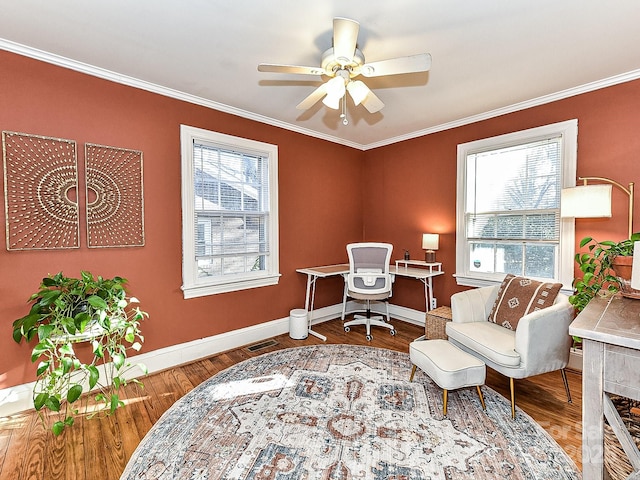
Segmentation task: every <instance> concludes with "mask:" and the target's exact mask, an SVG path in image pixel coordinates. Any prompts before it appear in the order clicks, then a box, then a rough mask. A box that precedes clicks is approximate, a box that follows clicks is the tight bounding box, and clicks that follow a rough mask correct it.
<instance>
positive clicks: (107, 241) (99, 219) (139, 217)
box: [85, 143, 144, 248]
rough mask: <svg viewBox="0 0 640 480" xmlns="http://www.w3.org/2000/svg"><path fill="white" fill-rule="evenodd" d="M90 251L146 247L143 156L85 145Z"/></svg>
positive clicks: (138, 152) (134, 152)
mask: <svg viewBox="0 0 640 480" xmlns="http://www.w3.org/2000/svg"><path fill="white" fill-rule="evenodd" d="M85 173H86V187H87V190H86V192H87V242H88V246H89V247H90V248H92V247H93V248H97V247H140V246H143V245H144V199H143V189H142V152H141V151H138V150H126V149H124V148H116V147H105V146H103V145H94V144H91V143H87V144H85Z"/></svg>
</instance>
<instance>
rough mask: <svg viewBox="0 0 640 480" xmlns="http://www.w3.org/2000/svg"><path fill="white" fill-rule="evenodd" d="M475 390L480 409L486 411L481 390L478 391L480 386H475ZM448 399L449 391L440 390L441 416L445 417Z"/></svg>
mask: <svg viewBox="0 0 640 480" xmlns="http://www.w3.org/2000/svg"><path fill="white" fill-rule="evenodd" d="M476 390H477V391H478V397H480V403H481V404H482V409H483V410H486V409H487V406H486V405H485V404H484V397H483V396H482V390H480V385H476ZM448 397H449V390H446V389H443V390H442V405H443V406H442V415H444V416H445V417H446V416H447V400H448Z"/></svg>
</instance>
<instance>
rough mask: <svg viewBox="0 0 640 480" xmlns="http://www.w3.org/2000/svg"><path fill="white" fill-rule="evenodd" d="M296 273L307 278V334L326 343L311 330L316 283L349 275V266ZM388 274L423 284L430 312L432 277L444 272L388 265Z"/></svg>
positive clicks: (310, 269) (319, 268)
mask: <svg viewBox="0 0 640 480" xmlns="http://www.w3.org/2000/svg"><path fill="white" fill-rule="evenodd" d="M296 272H298V273H303V274H305V275H306V276H307V291H306V294H305V299H304V308H305V310H307V311H308V312H309V315H308V323H309V333H310V334H311V335H314V336H316V337H318V338H320V339H321V340H324V341H326V340H327V338H326V337H325V336H324V335H320V334H319V333H318V332H314V331H313V330H312V329H311V325H312V323H313V304H314V300H315V296H316V282H317V280H318V279H319V278H327V277H334V276H337V275H342V276H344V275H346V274H347V273H349V264H348V263H341V264H337V265H325V266H321V267H308V268H299V269H297V270H296ZM389 273H391V275H394V276H398V277H408V278H415V279H416V280H420V281H421V282H422V283H423V284H424V298H425V302H426V307H427V308H426V311H427V312H428V311H429V310H430V306H431V301H432V299H433V283H432V279H433V277H436V276H438V275H444V272H443V271H442V270H440V269H439V270H434V269H432V268H431V269H428V270H427V269H424V268H415V267H409V266H404V267H402V266H398V265H396V266H394V265H390V266H389Z"/></svg>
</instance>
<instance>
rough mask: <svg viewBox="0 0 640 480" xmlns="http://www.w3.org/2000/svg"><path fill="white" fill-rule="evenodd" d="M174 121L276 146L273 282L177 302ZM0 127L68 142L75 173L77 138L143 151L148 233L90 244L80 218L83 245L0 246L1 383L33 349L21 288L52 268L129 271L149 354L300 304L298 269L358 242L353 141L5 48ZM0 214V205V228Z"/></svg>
mask: <svg viewBox="0 0 640 480" xmlns="http://www.w3.org/2000/svg"><path fill="white" fill-rule="evenodd" d="M180 124H188V125H192V126H196V127H200V128H205V129H210V130H214V131H219V132H223V133H226V134H230V135H236V136H240V137H245V138H250V139H254V140H258V141H263V142H269V143H272V144H276V145H278V148H279V200H280V201H279V206H280V207H279V212H280V272H281V273H282V277H281V279H280V283H279V285H277V286H273V287H265V288H259V289H254V290H247V291H241V292H233V293H226V294H221V295H214V296H208V297H204V298H197V299H190V300H184V299H183V296H182V292H181V290H180V285H181V268H182V266H181V248H182V247H181V236H182V230H181V213H180V210H181V200H180V131H179V126H180ZM0 130H3V131H15V132H23V133H29V134H37V135H44V136H51V137H56V138H65V139H71V140H75V141H76V142H77V146H78V161H79V170H80V171H83V168H84V167H83V165H84V164H83V158H84V154H83V152H84V146H83V145H84V143H85V142H89V143H96V144H100V145H110V146H116V147H122V148H130V149H136V150H142V151H143V152H144V200H145V205H144V208H145V237H146V245H145V246H144V247H137V248H101V249H95V248H94V249H87V247H86V232H85V231H84V228H83V226H84V225H85V223H84V222H85V219H84V216H82V217H81V219H80V224H81V248H80V249H73V250H48V251H11V252H9V251H7V250H6V249H5V247H4V246H2V247H1V248H0V273H1V278H2V283H0V298H2V302H0V388H6V387H8V386H11V385H16V384H20V383H24V382H27V381H31V380H33V378H34V377H33V375H34V370H35V368H34V366H33V365H32V364H31V363H30V362H29V357H30V353H29V352H30V348H29V347H28V346H26V345H24V344H21V345H17V344H16V343H15V342H14V341H13V340H12V338H11V332H12V329H11V324H12V322H13V320H15V319H16V318H19V317H21V316H22V315H25V314H26V313H27V312H28V306H27V299H28V297H29V295H30V294H31V293H32V292H34V291H35V290H36V289H37V287H38V285H39V283H40V279H41V278H42V277H43V276H45V275H47V274H49V273H56V272H58V271H63V272H64V273H65V274H66V275H68V276H77V275H79V273H80V271H81V270H89V271H91V272H93V273H94V274H100V275H102V276H114V275H120V276H123V277H125V278H127V279H129V281H130V288H129V290H130V293H131V294H133V295H135V296H137V297H138V298H139V299H140V300H141V302H142V307H143V309H145V310H147V311H148V312H149V314H150V319H149V320H148V323H147V324H146V325H144V326H143V332H144V334H145V338H146V342H145V345H144V348H143V352H145V351H146V352H148V351H151V350H155V349H158V348H162V347H166V346H168V345H173V344H179V343H182V342H187V341H190V340H195V339H199V338H203V337H208V336H212V335H216V334H219V333H222V332H226V331H230V330H234V329H238V328H242V327H247V326H250V325H255V324H258V323H261V322H264V321H269V320H274V319H278V318H284V317H286V316H288V315H289V311H290V310H291V309H292V308H300V307H301V306H303V305H304V292H305V287H306V277H305V276H303V275H301V274H299V273H296V271H295V269H296V268H300V267H303V266H311V265H322V264H329V263H336V262H344V261H346V260H347V255H346V250H345V247H344V246H345V244H346V243H348V242H352V241H358V240H360V239H361V238H362V203H361V198H360V195H359V193H358V192H357V191H354V189H353V178H360V177H361V176H362V168H363V159H364V152H361V151H358V150H354V149H352V148H348V147H344V146H340V145H336V144H334V143H330V142H326V141H323V140H319V139H314V138H311V137H308V136H305V135H300V134H297V133H293V132H290V131H287V130H283V129H279V128H276V127H271V126H267V125H264V124H261V123H257V122H253V121H250V120H246V119H243V118H239V117H236V116H233V115H228V114H224V113H221V112H218V111H214V110H211V109H208V108H204V107H200V106H196V105H193V104H190V103H186V102H182V101H178V100H174V99H170V98H166V97H163V96H161V95H157V94H152V93H149V92H145V91H142V90H138V89H134V88H131V87H127V86H123V85H119V84H116V83H112V82H108V81H105V80H101V79H97V78H94V77H91V76H88V75H84V74H80V73H77V72H73V71H71V70H68V69H64V68H60V67H55V66H51V65H48V64H45V63H42V62H39V61H35V60H32V59H29V58H26V57H22V56H18V55H15V54H11V53H7V52H3V51H0ZM80 185H82V183H81V184H80ZM81 190H82V187H81ZM79 193H80V195H79V196H80V206H81V208H80V211H81V212H84V207H83V206H82V205H83V202H84V195H83V192H79ZM1 195H3V200H4V191H3V192H2V194H1ZM3 204H4V202H3ZM4 215H5V214H4V208H2V213H0V224H2V225H4V224H5V218H4ZM2 242H3V243H4V239H3V240H2ZM341 300H342V289H341V288H340V287H339V286H337V288H325V289H318V298H317V302H316V305H317V306H323V305H327V304H335V303H338V302H340V301H341Z"/></svg>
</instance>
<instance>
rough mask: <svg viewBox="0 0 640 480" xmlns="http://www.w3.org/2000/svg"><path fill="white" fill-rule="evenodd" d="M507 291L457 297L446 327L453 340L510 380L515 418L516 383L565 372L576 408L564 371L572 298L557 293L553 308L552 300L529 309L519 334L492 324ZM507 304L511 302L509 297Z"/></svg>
mask: <svg viewBox="0 0 640 480" xmlns="http://www.w3.org/2000/svg"><path fill="white" fill-rule="evenodd" d="M502 290H503V287H501V286H493V287H481V288H476V289H473V290H468V291H464V292H460V293H456V294H454V295H453V296H452V297H451V310H452V321H451V322H448V323H447V326H446V332H447V335H448V336H449V341H450V342H452V343H453V344H454V345H457V346H458V347H460V348H461V349H463V350H465V351H466V352H469V353H471V354H472V355H474V356H476V357H477V358H479V359H480V360H482V361H483V362H485V364H486V365H487V366H488V367H491V368H493V369H494V370H496V371H498V372H499V373H501V374H503V375H505V376H507V377H509V382H510V391H511V415H512V417H513V418H515V386H514V379H522V378H526V377H531V376H533V375H538V374H541V373H546V372H551V371H555V370H560V372H561V374H562V379H563V381H564V386H565V390H566V393H567V401H568V402H569V403H571V393H570V392H569V384H568V383H567V377H566V373H565V370H564V369H565V367H566V366H567V364H568V362H569V353H570V350H571V337H570V335H569V324H570V323H571V321H572V319H573V307H572V305H571V304H570V303H569V299H568V298H567V296H566V295H563V294H560V293H558V294H557V295H556V296H555V300H554V301H553V303H552V304H551V300H549V303H550V306H547V307H546V308H542V309H535V308H530V310H531V313H527V314H526V315H523V316H522V317H521V318H519V319H517V325H516V326H515V329H511V328H506V327H505V326H503V325H501V324H500V322H498V323H495V322H494V321H489V320H488V319H489V317H490V315H493V314H494V312H495V305H497V303H496V298H498V295H499V294H501V295H502V294H503V291H502ZM500 300H501V299H499V301H500ZM504 302H509V299H508V298H504ZM531 303H533V302H531ZM512 323H516V322H513V321H512ZM508 327H510V325H508Z"/></svg>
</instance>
